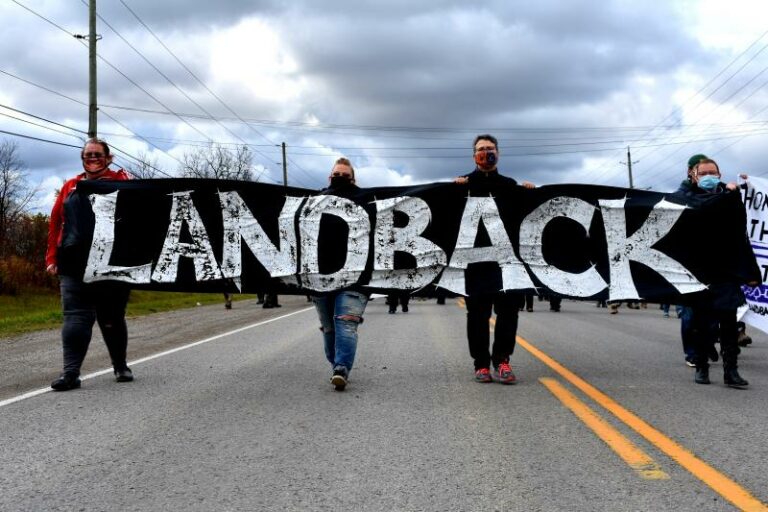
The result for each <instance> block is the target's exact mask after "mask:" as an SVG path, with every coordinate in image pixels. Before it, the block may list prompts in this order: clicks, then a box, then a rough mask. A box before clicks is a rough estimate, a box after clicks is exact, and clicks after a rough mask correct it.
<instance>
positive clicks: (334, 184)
mask: <svg viewBox="0 0 768 512" xmlns="http://www.w3.org/2000/svg"><path fill="white" fill-rule="evenodd" d="M351 184H352V178H351V177H349V176H331V188H340V187H346V186H347V185H351Z"/></svg>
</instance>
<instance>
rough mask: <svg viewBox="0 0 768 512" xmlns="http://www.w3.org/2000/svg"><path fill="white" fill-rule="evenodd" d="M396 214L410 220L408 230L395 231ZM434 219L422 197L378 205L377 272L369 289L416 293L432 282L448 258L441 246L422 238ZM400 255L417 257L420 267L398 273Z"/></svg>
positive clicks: (383, 201) (375, 253)
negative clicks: (392, 289)
mask: <svg viewBox="0 0 768 512" xmlns="http://www.w3.org/2000/svg"><path fill="white" fill-rule="evenodd" d="M396 211H398V212H401V213H403V214H405V215H406V216H407V217H408V224H406V226H405V227H402V228H396V227H395V212H396ZM431 219H432V214H431V212H430V210H429V205H427V203H426V201H424V200H423V199H419V198H418V197H408V196H403V197H393V198H391V199H383V200H380V201H376V232H375V234H374V242H373V246H374V258H373V272H372V274H371V280H370V282H369V286H373V287H379V288H400V289H411V290H413V289H418V288H421V287H423V286H426V285H428V284H429V283H431V282H432V280H433V279H434V278H435V277H436V276H437V274H439V273H440V270H442V268H443V267H444V266H445V264H446V262H447V258H446V255H445V251H443V250H442V249H441V248H440V247H439V246H438V245H437V244H435V243H433V242H432V241H430V240H427V239H426V238H424V237H422V236H421V234H422V233H423V232H424V230H425V229H426V228H427V226H428V225H429V223H430V221H431ZM396 251H400V252H405V253H408V254H410V255H411V256H413V257H414V258H415V259H416V267H415V268H408V269H397V270H395V252H396Z"/></svg>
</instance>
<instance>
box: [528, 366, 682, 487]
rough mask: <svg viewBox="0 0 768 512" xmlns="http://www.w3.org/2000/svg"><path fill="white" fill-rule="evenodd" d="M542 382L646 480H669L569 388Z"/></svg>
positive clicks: (550, 382)
mask: <svg viewBox="0 0 768 512" xmlns="http://www.w3.org/2000/svg"><path fill="white" fill-rule="evenodd" d="M539 381H540V382H541V383H542V384H544V385H545V386H546V387H547V389H549V391H551V392H552V394H553V395H555V396H556V397H557V398H558V399H559V400H560V401H561V402H562V403H563V405H564V406H566V407H567V408H568V409H570V410H571V411H572V412H573V413H574V414H575V415H576V416H577V417H578V418H579V419H580V420H581V421H583V422H584V423H585V424H586V425H587V426H588V427H589V428H590V429H592V431H593V432H594V433H595V435H597V437H599V438H600V439H602V440H603V441H605V444H607V445H608V446H609V447H610V448H611V449H612V450H613V451H614V452H616V454H617V455H618V456H619V457H621V458H622V459H623V460H624V462H626V463H627V464H628V465H629V467H631V468H632V469H634V470H635V472H637V473H638V475H640V477H641V478H644V479H646V480H668V479H669V475H667V474H666V473H665V472H664V471H663V470H662V469H661V468H660V467H659V466H658V464H656V461H654V460H653V459H652V458H651V457H650V456H648V455H647V454H646V453H645V452H644V451H643V450H641V449H640V448H638V447H637V446H636V445H635V444H634V443H632V441H630V440H629V439H627V438H626V437H624V435H623V434H622V433H621V432H619V431H618V430H616V429H615V428H614V427H613V426H611V425H610V424H609V423H608V422H607V421H605V420H604V419H603V418H601V417H600V416H599V415H598V414H597V413H596V412H595V411H593V410H592V409H590V408H589V406H587V405H586V404H585V403H584V402H582V401H581V400H579V399H578V398H576V396H575V395H574V394H573V393H571V392H570V391H568V390H567V389H565V387H563V385H562V384H560V383H559V382H558V381H556V380H555V379H548V378H541V379H539Z"/></svg>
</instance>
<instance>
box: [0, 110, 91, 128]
mask: <svg viewBox="0 0 768 512" xmlns="http://www.w3.org/2000/svg"><path fill="white" fill-rule="evenodd" d="M0 107H2V108H4V109H7V110H12V111H13V112H17V113H19V114H24V115H25V116H28V117H32V118H34V119H39V120H40V121H45V122H46V123H50V124H55V125H56V126H61V127H62V128H66V129H68V130H72V131H75V132H79V133H87V132H85V131H83V130H79V129H77V128H72V127H71V126H67V125H65V124H61V123H57V122H56V121H52V120H50V119H46V118H45V117H41V116H36V115H35V114H30V113H29V112H25V111H23V110H19V109H17V108H13V107H11V106H8V105H3V104H2V103H0ZM4 115H7V114H4ZM8 117H11V116H8Z"/></svg>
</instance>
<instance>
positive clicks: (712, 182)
mask: <svg viewBox="0 0 768 512" xmlns="http://www.w3.org/2000/svg"><path fill="white" fill-rule="evenodd" d="M719 183H720V178H718V177H717V176H712V175H707V176H702V177H701V178H699V182H698V185H699V188H703V189H704V190H708V191H710V192H711V191H713V190H715V189H716V188H717V185H718V184H719Z"/></svg>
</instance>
